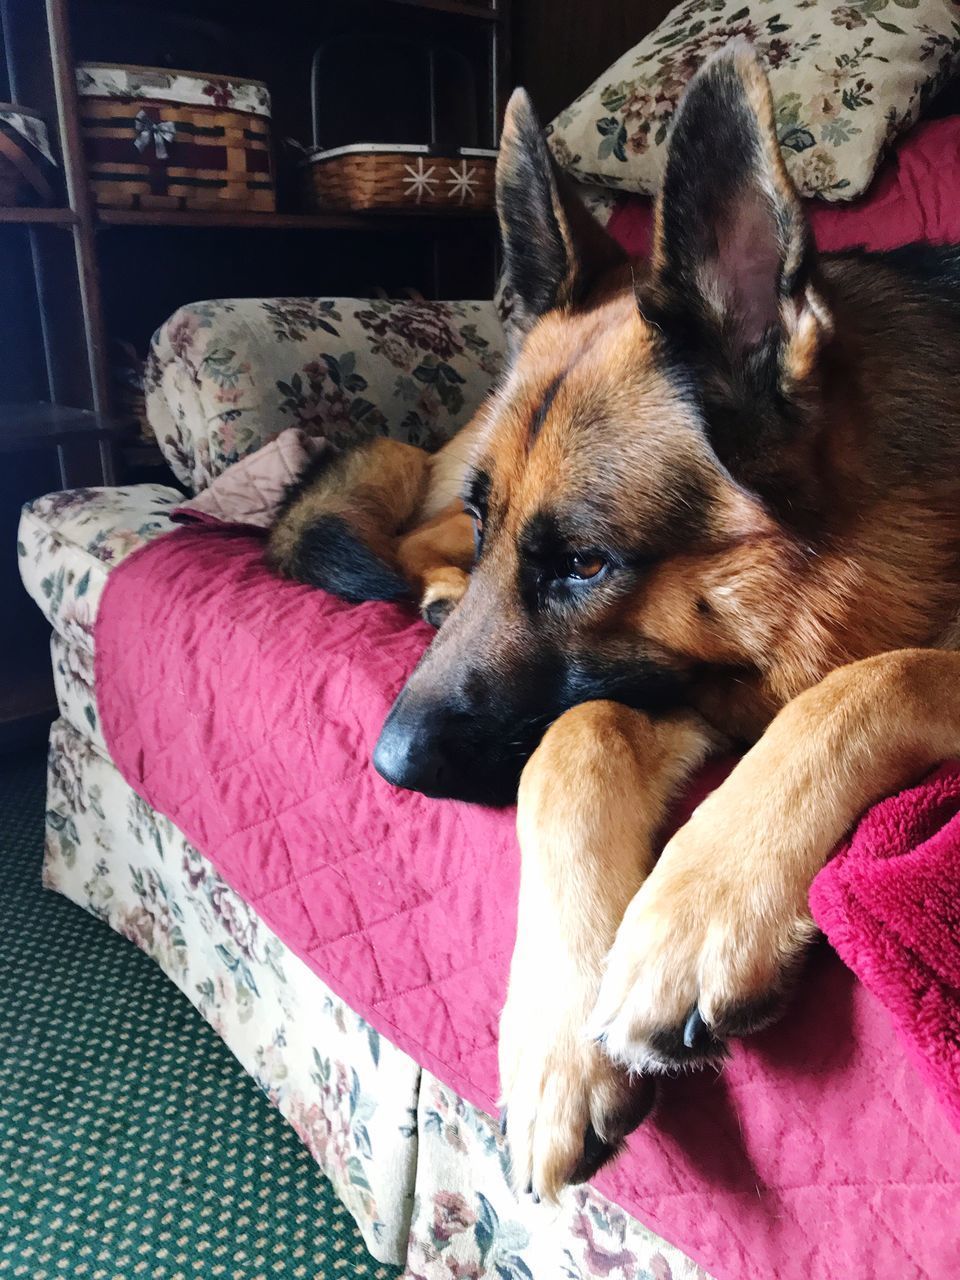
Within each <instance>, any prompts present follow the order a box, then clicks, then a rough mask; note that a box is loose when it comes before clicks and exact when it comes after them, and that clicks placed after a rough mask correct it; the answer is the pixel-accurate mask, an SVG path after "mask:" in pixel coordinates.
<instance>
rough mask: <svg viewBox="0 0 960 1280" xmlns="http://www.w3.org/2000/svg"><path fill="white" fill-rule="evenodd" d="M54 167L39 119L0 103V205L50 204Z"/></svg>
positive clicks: (27, 112)
mask: <svg viewBox="0 0 960 1280" xmlns="http://www.w3.org/2000/svg"><path fill="white" fill-rule="evenodd" d="M55 167H56V166H55V163H54V159H53V156H52V155H51V154H50V143H49V140H48V138H47V127H46V125H45V124H44V123H43V120H42V119H41V117H40V116H38V115H37V113H36V112H35V111H29V110H28V109H27V108H26V107H20V106H15V105H14V104H13V103H12V102H0V206H2V207H3V208H6V209H9V208H10V207H11V206H18V205H32V204H50V203H51V201H52V200H53V189H52V187H51V185H50V180H51V177H52V175H53V170H54V169H55Z"/></svg>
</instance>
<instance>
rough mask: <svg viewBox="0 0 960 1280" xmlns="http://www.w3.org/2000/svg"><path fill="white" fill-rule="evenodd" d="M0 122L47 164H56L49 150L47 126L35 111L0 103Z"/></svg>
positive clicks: (11, 103) (12, 103)
mask: <svg viewBox="0 0 960 1280" xmlns="http://www.w3.org/2000/svg"><path fill="white" fill-rule="evenodd" d="M0 122H2V123H3V124H4V125H6V126H7V127H8V128H10V129H12V130H13V131H14V132H15V133H17V134H19V136H20V137H21V138H23V139H24V140H25V141H26V142H28V143H29V144H30V145H31V146H32V147H33V148H34V149H35V150H36V151H38V152H39V153H40V155H41V156H43V158H44V160H46V161H48V163H50V164H52V165H55V164H56V163H57V162H56V160H54V158H53V152H52V151H51V150H50V135H49V134H48V133H47V126H46V124H45V123H44V120H43V117H42V116H41V115H39V114H38V113H37V112H36V111H31V110H30V108H29V107H20V106H17V104H16V103H14V102H0Z"/></svg>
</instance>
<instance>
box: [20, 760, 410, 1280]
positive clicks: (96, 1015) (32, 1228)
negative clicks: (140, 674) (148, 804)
mask: <svg viewBox="0 0 960 1280" xmlns="http://www.w3.org/2000/svg"><path fill="white" fill-rule="evenodd" d="M44 782H45V772H44V762H43V759H42V758H41V757H39V756H33V757H32V758H27V759H20V760H17V759H13V760H11V759H10V758H0V1278H2V1280H7V1277H15V1276H16V1277H21V1276H22V1277H25V1278H26V1280H64V1278H69V1280H73V1277H76V1280H127V1277H131V1278H133V1277H140V1276H142V1277H146V1278H147V1280H191V1278H196V1277H224V1280H268V1278H269V1280H293V1278H296V1280H301V1278H302V1280H331V1278H332V1277H342V1278H345V1280H346V1278H349V1280H352V1278H353V1277H358V1278H361V1280H362V1278H366V1277H370V1278H371V1280H372V1278H373V1277H376V1278H377V1280H385V1278H387V1277H395V1276H398V1275H399V1274H400V1273H399V1271H398V1270H397V1269H396V1268H394V1267H386V1266H383V1265H382V1264H380V1263H377V1262H375V1261H374V1260H373V1259H372V1258H371V1257H370V1256H369V1254H368V1253H367V1252H366V1249H365V1248H364V1245H363V1243H362V1241H361V1239H360V1236H359V1235H358V1233H357V1231H356V1229H355V1227H354V1224H353V1220H352V1218H351V1217H350V1215H349V1214H348V1213H347V1211H346V1210H345V1209H344V1208H343V1206H342V1205H341V1204H340V1202H339V1200H338V1199H337V1198H336V1196H335V1195H334V1193H333V1190H332V1188H331V1187H330V1185H329V1183H328V1182H327V1181H326V1179H325V1178H324V1177H323V1176H322V1174H321V1173H320V1172H319V1170H318V1169H317V1167H316V1165H315V1164H314V1163H313V1161H312V1160H311V1159H310V1157H309V1156H308V1154H307V1152H306V1151H305V1150H304V1148H303V1147H302V1146H301V1145H300V1143H299V1141H298V1140H297V1138H296V1136H295V1135H294V1133H293V1131H292V1130H291V1129H290V1128H288V1126H287V1125H286V1123H285V1122H284V1121H283V1120H282V1119H281V1117H280V1115H279V1114H278V1113H277V1112H276V1111H274V1109H273V1108H272V1107H271V1106H270V1104H269V1103H268V1102H267V1100H266V1098H265V1097H264V1096H263V1095H262V1094H261V1093H260V1091H259V1090H258V1089H257V1087H256V1085H255V1084H254V1083H253V1081H252V1080H251V1079H250V1078H249V1077H248V1076H247V1075H246V1074H245V1073H244V1072H243V1071H242V1069H241V1068H240V1066H239V1065H238V1063H237V1062H236V1061H235V1060H234V1058H233V1057H232V1056H231V1054H230V1052H229V1051H228V1050H227V1048H226V1047H225V1046H224V1045H223V1044H222V1043H221V1041H220V1040H219V1039H218V1038H217V1036H216V1035H215V1034H214V1032H213V1031H212V1030H211V1029H210V1028H209V1027H208V1026H207V1024H206V1023H205V1022H204V1021H203V1019H202V1018H201V1017H200V1015H199V1014H198V1013H197V1012H196V1011H195V1010H194V1008H193V1006H192V1005H191V1004H190V1003H189V1001H188V1000H187V999H186V998H185V997H184V996H183V995H181V993H180V992H179V991H178V990H177V989H176V988H175V987H174V986H173V984H172V983H171V982H169V980H168V979H167V978H165V977H164V976H163V974H162V973H161V972H160V970H159V969H157V968H156V967H155V966H154V965H153V964H152V962H151V961H150V960H148V959H147V957H146V956H144V955H142V954H141V953H140V952H139V951H137V950H136V949H135V948H134V947H132V946H131V945H130V943H128V942H126V941H124V940H123V939H122V938H119V937H118V936H117V935H116V934H114V933H112V932H111V931H110V930H109V929H107V928H106V927H105V926H104V925H102V924H100V923H98V922H97V921H95V920H94V919H92V918H91V917H90V916H87V915H86V914H85V913H84V912H82V911H81V910H80V909H79V908H78V907H76V906H74V905H73V904H72V903H69V902H67V901H66V900H65V899H63V898H60V897H59V896H57V895H56V894H53V893H48V892H46V891H45V890H43V889H42V888H41V885H40V860H41V853H42V844H43V805H44Z"/></svg>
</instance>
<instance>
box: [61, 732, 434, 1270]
mask: <svg viewBox="0 0 960 1280" xmlns="http://www.w3.org/2000/svg"><path fill="white" fill-rule="evenodd" d="M44 883H45V885H46V886H47V887H48V888H51V889H56V890H57V891H58V892H60V893H63V894H65V895H66V896H67V897H69V898H72V899H73V901H75V902H77V903H79V905H80V906H82V907H84V908H85V909H86V910H87V911H90V912H91V913H92V914H93V915H95V916H97V917H98V919H100V920H102V921H103V922H104V923H106V924H109V925H110V926H111V928H113V929H115V930H116V931H117V932H118V933H121V934H123V935H124V937H126V938H128V939H129V940H130V941H131V942H133V943H135V945H136V946H138V947H140V948H141V950H143V951H145V952H146V953H147V955H149V956H150V957H151V958H152V959H153V960H155V961H156V962H157V964H159V965H160V967H161V968H162V969H163V970H164V972H165V973H166V974H167V975H168V976H169V977H170V978H172V979H173V981H174V982H176V983H177V985H178V986H179V987H180V989H181V990H182V991H183V993H184V994H185V995H186V996H187V998H188V999H189V1000H190V1001H191V1002H192V1003H193V1004H194V1005H195V1006H196V1008H197V1009H198V1010H199V1011H200V1013H201V1014H202V1015H203V1017H204V1018H205V1019H206V1020H207V1021H208V1022H209V1023H210V1024H211V1026H213V1028H214V1029H215V1030H216V1031H217V1033H218V1034H219V1035H220V1036H221V1037H222V1038H223V1039H224V1040H225V1041H226V1043H227V1044H228V1045H229V1047H230V1048H231V1050H232V1051H233V1052H234V1054H236V1056H237V1058H238V1059H239V1060H240V1063H241V1065H242V1066H243V1067H244V1069H245V1070H246V1071H247V1072H249V1074H250V1075H252V1076H253V1077H254V1079H255V1080H256V1081H257V1083H258V1084H259V1085H260V1087H261V1088H262V1089H263V1091H264V1092H265V1093H266V1094H267V1096H268V1098H269V1099H270V1101H271V1102H272V1103H273V1104H274V1105H275V1106H276V1107H278V1108H279V1110H280V1111H281V1112H282V1114H283V1115H284V1116H285V1117H286V1119H287V1120H288V1121H289V1122H290V1124H291V1125H292V1126H293V1127H294V1129H295V1130H296V1131H297V1133H298V1134H299V1136H300V1138H301V1139H302V1141H303V1142H304V1144H305V1145H306V1146H307V1148H308V1149H309V1151H310V1152H311V1154H312V1155H313V1157H314V1159H316V1161H317V1162H318V1164H319V1165H320V1166H321V1168H322V1169H323V1171H324V1173H326V1175H327V1176H328V1177H329V1178H330V1180H331V1182H332V1183H333V1184H334V1187H335V1188H336V1190H337V1193H338V1195H339V1196H340V1198H341V1199H342V1200H343V1202H344V1204H345V1205H346V1206H347V1208H348V1209H349V1210H350V1212H351V1213H352V1214H353V1216H354V1217H355V1218H356V1220H357V1224H358V1226H359V1228H360V1231H361V1233H362V1234H363V1237H364V1240H365V1242H366V1244H367V1247H368V1248H369V1249H370V1251H371V1253H373V1254H374V1256H375V1257H377V1258H379V1259H380V1260H381V1261H383V1262H400V1261H402V1260H403V1257H404V1255H405V1252H406V1240H407V1235H408V1228H409V1220H410V1213H411V1201H410V1197H409V1194H408V1190H409V1188H410V1186H411V1185H412V1182H413V1177H414V1164H415V1161H416V1155H417V1136H416V1100H417V1092H418V1088H419V1069H418V1067H417V1066H416V1064H415V1063H414V1062H412V1061H411V1060H410V1059H409V1058H408V1057H406V1055H405V1054H402V1053H400V1051H399V1050H397V1049H395V1048H394V1047H393V1046H392V1045H391V1044H389V1043H388V1042H387V1041H385V1040H382V1039H381V1037H380V1036H379V1035H378V1034H377V1033H376V1032H375V1031H374V1030H373V1028H372V1027H370V1026H368V1025H367V1023H365V1022H364V1021H363V1020H362V1019H360V1018H358V1017H357V1015H356V1014H354V1013H353V1012H352V1011H351V1010H350V1009H349V1008H348V1007H347V1006H346V1005H345V1004H343V1002H342V1001H340V1000H338V999H337V997H336V996H335V995H334V994H333V993H332V992H331V991H329V990H328V989H327V988H326V987H325V986H324V984H323V983H322V982H320V980H319V979H318V978H317V977H316V976H315V975H314V974H313V973H312V972H311V971H310V970H309V969H307V968H306V966H305V965H304V964H303V963H302V962H301V961H300V960H299V959H298V958H297V957H296V956H294V955H292V954H291V953H290V952H289V951H287V949H286V948H285V947H284V946H283V944H282V943H281V942H280V941H279V940H278V939H277V938H276V936H275V935H274V934H272V933H271V932H270V931H269V930H268V929H267V928H266V927H265V926H264V925H263V924H262V922H261V921H260V920H259V919H258V918H257V917H256V916H254V915H253V913H252V912H251V911H250V910H249V908H248V907H247V906H246V904H245V903H244V902H243V900H242V899H241V898H239V897H238V896H237V895H236V894H234V893H233V892H232V890H230V889H229V888H228V887H227V885H225V884H224V882H223V881H222V880H221V879H220V878H219V876H218V875H217V874H216V872H215V871H214V870H213V868H212V867H211V866H210V865H209V863H207V862H206V861H205V860H204V859H203V858H202V857H201V856H200V855H199V854H198V853H197V852H196V850H195V849H193V848H192V847H191V846H190V845H188V844H187V842H186V841H185V840H184V838H183V837H182V836H181V835H180V833H179V832H178V831H177V830H176V829H175V828H174V826H173V825H172V823H170V822H168V821H167V820H166V819H164V818H162V817H160V816H159V815H158V814H156V813H154V811H153V810H152V809H151V808H150V806H149V805H147V804H146V803H145V802H144V801H142V800H141V799H140V798H139V797H138V796H136V795H135V794H134V792H133V791H131V790H130V788H129V787H128V786H127V784H126V783H125V782H124V781H123V779H122V778H121V777H120V775H119V774H118V773H117V772H116V770H115V769H114V767H113V766H112V765H111V764H110V763H109V761H108V760H107V759H106V758H105V757H104V756H102V755H101V754H100V752H99V751H97V750H96V748H95V747H94V746H93V745H92V743H90V742H89V741H88V740H87V739H85V738H84V737H83V736H81V734H79V733H77V732H76V730H75V729H74V728H73V727H72V726H71V725H68V724H66V723H65V722H64V721H63V720H60V721H58V722H57V723H56V724H55V725H54V726H53V729H52V731H51V738H50V757H49V771H48V783H47V838H46V852H45V857H44Z"/></svg>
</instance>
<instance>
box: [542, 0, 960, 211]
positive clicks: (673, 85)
mask: <svg viewBox="0 0 960 1280" xmlns="http://www.w3.org/2000/svg"><path fill="white" fill-rule="evenodd" d="M735 37H741V38H743V39H746V40H749V41H750V43H751V44H753V45H754V46H755V48H756V49H757V52H758V53H759V54H760V56H761V58H762V59H763V61H764V63H765V64H766V67H767V70H768V71H769V73H770V86H771V88H772V90H773V96H774V101H775V108H776V118H777V129H778V132H779V135H780V145H781V147H782V148H783V152H784V156H785V158H786V162H787V167H788V169H789V170H790V173H791V174H792V176H793V179H794V181H795V182H796V184H797V186H798V188H799V190H800V192H801V194H802V195H807V196H813V195H816V196H821V197H822V198H823V199H825V200H852V199H854V198H855V197H856V196H859V195H861V194H862V193H863V192H864V191H865V190H866V189H867V187H868V186H869V185H870V180H871V178H872V177H873V174H874V171H875V169H876V167H877V164H878V163H879V161H880V157H881V156H882V154H883V151H884V148H885V147H886V146H887V144H888V143H889V142H891V140H892V139H893V138H895V137H896V135H897V134H898V133H900V132H901V131H902V130H903V129H905V128H907V127H908V126H909V125H911V124H913V122H914V121H915V120H916V118H917V116H918V115H919V113H920V108H921V105H922V104H923V102H924V101H925V100H926V99H927V98H928V97H930V96H931V95H932V94H933V93H934V92H936V90H937V89H938V88H939V87H940V86H941V85H942V84H943V83H944V82H945V80H946V79H948V78H949V77H950V76H951V75H953V74H954V73H955V72H956V71H957V70H958V68H960V6H958V5H957V4H954V3H950V0H848V3H846V4H830V3H818V2H817V0H782V2H778V0H753V2H752V3H750V4H741V3H738V2H737V0H688V3H687V4H681V5H678V6H677V8H676V9H673V10H672V11H671V12H670V13H669V14H668V15H667V17H666V18H665V19H664V21H663V22H662V23H661V24H660V26H659V27H657V28H656V30H654V31H652V32H651V33H650V34H649V35H648V36H646V37H645V38H644V39H643V40H642V41H641V42H640V44H638V45H636V46H635V47H634V48H633V49H631V50H630V51H629V52H628V53H625V54H624V55H623V57H622V58H620V59H618V61H617V62H615V63H614V64H613V66H612V67H610V68H609V70H607V71H605V72H604V74H603V75H602V76H601V77H600V78H599V79H598V80H596V81H595V82H594V83H593V84H592V85H591V86H590V88H589V89H587V90H586V92H585V93H582V94H581V95H580V97H579V98H577V100H576V102H574V103H573V105H572V106H570V107H568V108H567V110H566V111H562V112H561V113H560V115H559V116H558V117H557V118H556V120H555V121H554V122H553V124H552V125H551V126H550V128H549V130H548V133H549V134H550V145H551V147H552V148H553V151H554V154H555V155H556V157H557V160H558V161H559V163H560V164H561V165H562V166H563V167H564V168H566V169H568V170H569V171H570V172H571V173H572V174H574V175H575V176H576V177H578V178H579V179H580V180H581V181H583V182H591V183H593V182H597V183H603V184H605V185H606V186H612V187H618V188H621V189H623V190H626V191H642V192H645V193H647V194H652V193H653V192H655V191H656V189H657V187H658V185H659V182H660V175H661V173H662V170H663V165H664V160H665V155H666V152H665V143H666V138H667V132H668V129H669V125H670V119H671V117H672V115H673V112H674V110H675V109H676V106H677V102H678V101H679V99H680V96H681V94H682V93H683V89H684V86H685V85H686V83H687V81H688V80H689V79H690V77H691V76H692V75H693V74H694V72H695V71H696V70H697V68H698V67H699V66H700V65H701V63H702V62H703V61H704V60H705V59H706V58H707V57H708V56H709V55H710V54H711V53H713V51H714V50H715V49H719V48H721V47H722V46H723V45H725V44H726V43H727V42H728V41H730V40H732V39H734V38H735Z"/></svg>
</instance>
